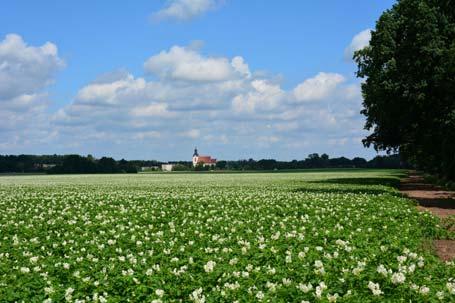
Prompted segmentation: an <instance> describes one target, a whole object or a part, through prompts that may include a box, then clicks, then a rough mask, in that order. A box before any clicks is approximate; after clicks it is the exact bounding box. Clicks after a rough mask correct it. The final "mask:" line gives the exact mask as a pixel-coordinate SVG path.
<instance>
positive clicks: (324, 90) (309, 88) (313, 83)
mask: <svg viewBox="0 0 455 303" xmlns="http://www.w3.org/2000/svg"><path fill="white" fill-rule="evenodd" d="M344 81H345V78H344V77H343V76H342V75H340V74H335V73H323V72H321V73H318V74H317V75H316V76H315V77H313V78H310V79H306V80H305V81H303V82H302V83H300V84H299V85H297V87H296V88H294V91H293V93H294V97H295V99H296V100H297V101H302V102H306V101H319V100H322V99H324V98H327V97H329V96H330V95H331V94H332V93H333V92H334V91H335V89H336V88H337V86H338V85H339V84H341V83H342V82H344Z"/></svg>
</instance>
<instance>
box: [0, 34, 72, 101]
mask: <svg viewBox="0 0 455 303" xmlns="http://www.w3.org/2000/svg"><path fill="white" fill-rule="evenodd" d="M63 66H64V62H63V60H62V59H60V58H59V57H58V51H57V46H56V45H55V44H53V43H50V42H47V43H45V44H43V45H42V46H39V47H34V46H28V45H27V44H26V43H25V42H24V40H23V39H22V37H21V36H19V35H16V34H9V35H6V37H5V39H4V40H3V41H1V42H0V100H6V99H11V98H15V97H17V96H20V95H23V94H33V93H36V92H37V91H40V90H41V89H43V88H44V87H46V86H47V85H49V84H51V83H52V81H53V77H54V75H55V73H56V72H57V71H58V70H59V69H60V68H62V67H63Z"/></svg>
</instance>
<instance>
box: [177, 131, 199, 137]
mask: <svg viewBox="0 0 455 303" xmlns="http://www.w3.org/2000/svg"><path fill="white" fill-rule="evenodd" d="M180 135H181V136H183V137H187V138H190V139H196V138H199V137H200V136H201V131H200V130H199V129H189V130H187V131H183V132H181V133H180Z"/></svg>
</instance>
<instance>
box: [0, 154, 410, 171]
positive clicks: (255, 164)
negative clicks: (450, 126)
mask: <svg viewBox="0 0 455 303" xmlns="http://www.w3.org/2000/svg"><path fill="white" fill-rule="evenodd" d="M172 163H173V164H175V166H174V170H175V171H189V170H196V171H198V170H200V171H203V170H209V169H216V170H238V171H245V170H292V169H308V168H405V167H407V164H405V163H403V162H402V161H401V160H400V156H399V155H386V156H376V157H375V158H373V159H371V160H369V161H367V160H366V159H364V158H360V157H356V158H353V159H348V158H345V157H339V158H330V157H329V156H328V155H327V154H322V155H319V154H317V153H313V154H310V155H308V157H307V158H306V159H304V160H292V161H278V160H275V159H261V160H254V159H248V160H236V161H224V160H222V161H218V162H217V163H216V166H215V167H212V168H209V167H202V166H198V167H196V168H194V167H193V164H192V162H191V161H176V162H172ZM161 164H163V162H160V161H156V160H130V161H127V160H125V159H121V160H119V161H116V160H114V159H113V158H110V157H102V158H100V159H96V158H94V157H93V156H91V155H88V156H80V155H17V156H16V155H0V173H44V172H45V173H49V174H72V173H78V174H93V173H111V174H112V173H137V172H138V171H139V170H140V169H141V167H160V165H161Z"/></svg>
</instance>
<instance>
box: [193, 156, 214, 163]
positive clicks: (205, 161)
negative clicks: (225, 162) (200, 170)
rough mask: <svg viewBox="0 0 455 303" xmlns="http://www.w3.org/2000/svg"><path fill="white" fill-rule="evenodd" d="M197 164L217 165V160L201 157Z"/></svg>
mask: <svg viewBox="0 0 455 303" xmlns="http://www.w3.org/2000/svg"><path fill="white" fill-rule="evenodd" d="M197 163H210V164H211V163H216V159H212V157H210V156H199V157H198V158H197Z"/></svg>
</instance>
